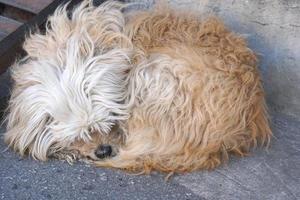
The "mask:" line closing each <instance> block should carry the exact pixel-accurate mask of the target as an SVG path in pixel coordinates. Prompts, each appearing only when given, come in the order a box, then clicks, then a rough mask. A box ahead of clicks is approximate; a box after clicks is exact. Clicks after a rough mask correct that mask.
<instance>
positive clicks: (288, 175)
mask: <svg viewBox="0 0 300 200" xmlns="http://www.w3.org/2000/svg"><path fill="white" fill-rule="evenodd" d="M272 121H273V123H272V126H273V131H274V135H275V137H274V138H273V140H272V144H271V147H270V148H269V150H268V151H265V150H262V149H259V150H255V151H254V152H253V153H251V155H250V156H248V157H245V158H235V157H232V158H231V159H230V162H229V163H228V164H227V165H226V166H222V167H219V168H218V169H216V170H214V171H199V172H195V173H189V174H183V175H175V176H173V177H172V178H171V179H170V180H169V181H168V182H165V181H164V177H165V174H160V173H153V174H151V175H140V176H136V175H131V174H128V173H126V172H123V171H120V170H113V169H103V168H95V167H92V166H89V165H87V164H84V163H75V164H73V165H69V164H68V163H66V162H63V161H58V160H50V161H48V162H39V161H35V160H32V159H31V158H20V157H19V156H18V155H16V154H15V153H13V152H12V151H11V150H6V145H5V144H3V140H0V152H1V153H0V199H9V200H18V199H20V200H24V199H34V200H35V199H36V200H42V199H66V200H67V199H70V200H73V199H128V200H134V199H163V200H167V199H207V200H214V199H216V200H217V199H223V200H241V199H243V200H248V199H264V200H297V199H300V190H299V188H300V134H299V130H300V122H299V121H297V120H295V119H293V118H291V117H286V116H282V115H276V114H275V115H273V117H272ZM3 131H4V129H1V131H0V132H3Z"/></svg>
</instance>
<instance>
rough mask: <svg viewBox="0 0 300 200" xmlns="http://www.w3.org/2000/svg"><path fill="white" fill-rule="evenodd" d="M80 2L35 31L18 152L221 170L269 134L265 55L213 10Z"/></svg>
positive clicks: (18, 94) (13, 118) (13, 133)
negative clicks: (260, 64)
mask: <svg viewBox="0 0 300 200" xmlns="http://www.w3.org/2000/svg"><path fill="white" fill-rule="evenodd" d="M122 8H124V5H121V4H120V3H116V2H107V3H104V4H102V5H101V6H99V7H93V6H92V5H91V2H90V1H85V2H83V3H82V4H81V5H80V6H79V7H77V8H76V9H75V10H74V11H73V13H72V15H71V16H68V13H67V11H66V6H64V7H61V8H59V9H58V10H57V11H56V12H55V14H54V15H53V16H52V17H50V19H49V21H48V23H47V30H46V33H45V34H40V33H35V34H31V35H30V36H29V37H28V38H27V40H26V41H25V44H24V49H25V51H26V52H27V54H28V55H27V56H26V57H25V58H24V59H22V60H21V61H19V62H18V63H16V64H15V66H13V68H12V74H13V75H12V76H13V80H14V82H15V84H14V88H13V92H12V96H11V100H10V105H9V115H8V118H7V124H8V125H7V132H6V134H5V140H6V142H7V144H8V145H9V146H11V147H12V148H13V149H14V150H16V151H18V152H19V153H20V154H21V155H23V154H25V153H27V154H30V155H32V156H33V157H34V158H36V159H39V160H46V159H47V158H48V157H51V156H55V157H58V158H64V159H67V160H69V161H72V160H75V159H79V158H81V159H85V160H89V161H90V162H92V163H93V164H95V165H97V166H106V167H114V168H122V169H127V170H132V171H139V172H149V171H150V170H152V169H154V170H160V171H165V172H185V171H193V170H198V169H213V168H215V167H217V166H218V165H220V164H221V163H222V162H225V161H226V160H227V159H228V155H229V154H230V153H233V154H236V155H240V156H243V155H246V154H247V152H249V150H250V148H251V147H255V146H256V145H257V144H258V143H259V144H268V143H269V140H270V137H271V131H270V128H269V125H268V119H267V113H266V106H265V100H264V92H263V88H262V83H261V78H260V75H259V72H258V69H257V59H256V56H255V55H254V53H253V52H252V51H251V50H250V49H249V48H248V47H247V45H246V42H245V40H244V39H243V38H242V37H240V36H238V35H236V34H234V33H232V32H230V31H229V30H228V29H227V28H225V27H224V25H223V23H222V22H220V21H219V20H217V19H215V18H208V19H206V20H201V19H199V17H197V16H193V15H191V14H186V13H184V12H178V11H176V12H175V11H174V10H172V9H170V8H168V9H166V8H164V9H160V8H154V9H152V10H148V11H140V12H134V13H132V12H129V13H127V14H124V13H122Z"/></svg>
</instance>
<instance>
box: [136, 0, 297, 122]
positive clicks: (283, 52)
mask: <svg viewBox="0 0 300 200" xmlns="http://www.w3.org/2000/svg"><path fill="white" fill-rule="evenodd" d="M133 2H143V3H145V4H146V5H147V6H150V5H152V4H153V2H154V1H153V0H135V1H133ZM169 2H170V4H171V5H174V6H177V7H181V8H186V9H188V10H191V11H195V12H198V13H199V14H214V15H217V16H219V17H220V18H221V19H223V20H224V21H225V24H226V25H227V26H228V27H230V28H231V29H232V30H233V31H235V32H238V33H241V34H244V35H246V36H247V39H248V42H249V46H250V48H252V49H254V50H255V51H256V53H257V54H259V55H260V69H261V73H262V75H263V81H264V86H265V90H266V93H267V102H268V105H269V108H270V110H271V111H275V112H280V113H284V114H287V115H291V116H294V117H297V118H300V0H169Z"/></svg>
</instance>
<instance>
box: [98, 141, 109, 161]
mask: <svg viewBox="0 0 300 200" xmlns="http://www.w3.org/2000/svg"><path fill="white" fill-rule="evenodd" d="M111 153H112V148H111V146H110V145H107V144H103V145H100V146H99V147H98V149H97V150H96V151H95V155H96V156H97V158H100V159H103V158H106V157H109V156H111Z"/></svg>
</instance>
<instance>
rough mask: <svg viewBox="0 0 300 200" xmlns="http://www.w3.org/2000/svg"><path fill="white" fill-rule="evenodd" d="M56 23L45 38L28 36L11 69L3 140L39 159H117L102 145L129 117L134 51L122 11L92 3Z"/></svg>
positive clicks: (62, 15) (62, 12)
mask: <svg viewBox="0 0 300 200" xmlns="http://www.w3.org/2000/svg"><path fill="white" fill-rule="evenodd" d="M108 7H109V8H110V9H107V8H108ZM107 10H109V12H106V11H107ZM79 18H80V20H79ZM51 19H53V20H51ZM51 19H50V21H49V27H50V28H49V29H47V32H46V34H45V35H41V34H34V35H31V36H30V37H29V38H27V40H26V42H25V45H24V49H25V50H26V52H27V53H28V56H27V57H26V58H25V59H23V60H22V61H20V62H18V63H16V65H15V66H14V67H13V68H12V78H13V80H14V88H13V91H12V96H11V100H10V105H9V115H8V119H7V123H8V126H7V133H6V134H5V140H6V142H7V143H8V144H9V145H10V146H12V147H13V148H14V149H15V150H16V151H19V152H20V154H24V153H26V152H28V153H29V154H31V155H32V156H33V157H34V158H37V159H41V160H45V159H46V158H47V157H49V156H52V155H59V156H62V155H64V154H66V155H67V154H68V153H67V152H71V154H72V155H75V154H76V155H78V156H84V157H87V156H89V157H91V158H95V159H96V158H98V157H100V158H101V157H105V156H108V155H109V154H111V155H113V153H114V152H113V149H111V147H107V146H104V147H103V146H102V147H100V144H103V145H105V141H106V140H107V138H111V137H112V135H114V136H115V134H114V133H112V132H117V131H112V128H113V127H114V126H115V125H117V124H118V122H120V121H122V120H125V119H126V118H127V115H128V111H127V106H126V105H124V99H125V98H126V92H125V88H126V73H127V72H128V70H129V67H130V65H129V53H130V51H129V50H128V49H126V48H125V46H126V47H127V45H125V44H123V43H122V42H121V41H123V39H124V38H123V37H124V36H123V35H122V29H123V26H124V19H123V15H122V13H121V11H120V6H119V5H118V4H117V3H114V2H109V3H107V4H105V5H103V7H98V8H95V7H90V5H88V1H86V2H84V3H82V4H81V5H80V6H79V7H78V8H76V9H75V10H74V12H73V14H72V16H71V17H68V15H67V11H66V9H65V8H62V9H58V10H57V11H56V13H55V14H54V16H52V18H51ZM121 43H122V44H121ZM116 138H118V137H117V136H116ZM85 146H86V148H88V146H89V148H92V147H93V148H94V149H93V151H91V152H97V151H96V150H97V149H98V157H97V156H96V157H95V156H92V155H88V154H87V153H86V151H84V148H83V147H85ZM98 147H99V148H98ZM101 149H102V150H103V152H106V153H105V155H103V156H100V153H99V152H100V150H101ZM74 152H77V153H74Z"/></svg>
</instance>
